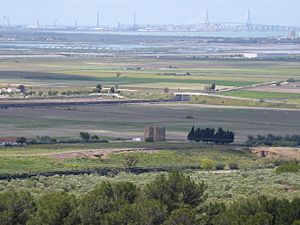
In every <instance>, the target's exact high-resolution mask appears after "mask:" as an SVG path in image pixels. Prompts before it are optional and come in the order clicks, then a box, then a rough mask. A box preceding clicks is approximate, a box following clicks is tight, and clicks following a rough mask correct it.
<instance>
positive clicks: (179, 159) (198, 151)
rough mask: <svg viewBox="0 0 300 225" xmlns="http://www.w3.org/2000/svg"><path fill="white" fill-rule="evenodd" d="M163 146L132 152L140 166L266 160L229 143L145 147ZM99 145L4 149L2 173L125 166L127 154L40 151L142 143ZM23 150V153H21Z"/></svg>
mask: <svg viewBox="0 0 300 225" xmlns="http://www.w3.org/2000/svg"><path fill="white" fill-rule="evenodd" d="M158 145H159V146H160V148H162V149H163V150H160V151H154V152H149V153H146V152H145V153H128V154H130V155H133V156H135V157H136V158H137V159H138V164H137V166H138V167H144V168H165V167H166V168H184V167H200V166H201V160H202V159H211V160H213V161H214V162H215V164H217V163H224V164H226V165H228V164H229V163H230V162H236V163H238V164H239V166H240V168H245V169H246V168H252V167H261V166H263V165H265V164H266V162H264V161H263V160H261V159H259V158H257V157H256V156H255V155H252V154H249V153H246V152H240V151H235V150H231V149H230V147H227V146H224V147H223V146H206V145H194V144H188V143H187V144H185V143H182V144H180V143H177V144H175V143H170V144H168V143H161V144H158V143H156V144H151V143H150V144H145V145H143V147H148V148H150V147H152V148H155V146H158ZM106 146H107V147H106V148H105V145H103V146H101V147H99V146H96V145H95V144H90V145H87V146H84V145H82V146H80V145H70V146H69V147H65V148H64V146H61V145H57V146H50V145H48V146H47V147H46V146H44V147H38V146H37V147H33V148H31V149H30V147H26V148H23V149H17V148H12V149H5V150H4V149H3V150H1V156H0V168H1V169H0V173H2V174H19V173H37V172H47V171H66V170H68V171H72V170H86V169H98V168H115V167H119V168H120V167H123V162H124V157H125V155H126V154H118V153H111V154H110V155H109V157H108V158H107V159H90V158H73V159H54V158H51V157H48V156H43V157H42V156H41V155H37V153H40V154H43V153H54V152H55V153H59V152H66V151H69V150H76V149H81V150H83V149H84V148H83V147H85V148H86V149H87V150H91V149H95V148H97V147H98V149H99V148H100V149H101V148H105V149H106V150H107V151H108V152H109V148H116V147H119V148H120V147H121V148H124V147H126V146H128V147H138V146H139V145H137V144H135V145H134V144H128V145H126V144H123V145H121V144H120V143H119V144H106ZM18 154H20V155H18Z"/></svg>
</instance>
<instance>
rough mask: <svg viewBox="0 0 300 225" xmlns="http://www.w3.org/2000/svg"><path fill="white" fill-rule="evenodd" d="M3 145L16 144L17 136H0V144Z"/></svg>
mask: <svg viewBox="0 0 300 225" xmlns="http://www.w3.org/2000/svg"><path fill="white" fill-rule="evenodd" d="M5 145H18V142H17V138H12V137H7V138H0V146H5Z"/></svg>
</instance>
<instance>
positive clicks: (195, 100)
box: [191, 93, 300, 108]
mask: <svg viewBox="0 0 300 225" xmlns="http://www.w3.org/2000/svg"><path fill="white" fill-rule="evenodd" d="M225 95H229V93H227V94H225ZM191 103H192V104H208V105H224V106H246V107H265V108H300V104H299V103H300V101H299V103H298V102H288V103H286V102H285V103H281V102H278V103H277V102H276V103H273V102H264V101H245V100H242V99H229V98H220V97H212V96H197V97H192V99H191ZM297 104H298V105H297Z"/></svg>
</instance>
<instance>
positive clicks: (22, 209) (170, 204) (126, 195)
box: [0, 172, 300, 225]
mask: <svg viewBox="0 0 300 225" xmlns="http://www.w3.org/2000/svg"><path fill="white" fill-rule="evenodd" d="M205 192H206V185H205V184H204V183H203V182H200V183H198V182H195V181H194V180H192V179H191V178H190V177H189V176H187V175H184V174H181V173H178V172H173V173H170V174H168V175H159V176H157V177H156V178H155V179H154V180H153V181H152V182H150V183H149V184H146V185H145V186H143V188H139V187H137V186H136V185H134V184H132V183H129V182H118V183H110V182H103V183H101V184H100V185H98V186H96V187H95V188H94V189H93V190H92V191H90V192H88V193H86V194H82V195H80V196H75V195H73V194H70V193H68V192H64V191H60V192H49V193H46V194H43V195H41V196H39V197H34V196H36V195H34V196H33V195H32V194H31V193H30V192H28V191H24V190H23V191H14V190H9V191H6V192H2V193H0V224H1V225H37V224H38V225H299V224H300V198H296V199H294V200H292V201H288V200H284V199H276V198H267V197H263V196H262V197H256V198H247V199H240V200H238V201H236V202H233V203H230V204H225V203H223V202H220V201H218V202H213V201H212V200H210V199H208V198H207V195H206V193H205Z"/></svg>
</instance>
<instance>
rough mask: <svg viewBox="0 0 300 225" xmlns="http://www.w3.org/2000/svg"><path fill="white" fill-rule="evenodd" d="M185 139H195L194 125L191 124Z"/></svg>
mask: <svg viewBox="0 0 300 225" xmlns="http://www.w3.org/2000/svg"><path fill="white" fill-rule="evenodd" d="M187 139H188V140H189V141H195V126H193V127H192V129H191V130H190V132H189V134H188V136H187Z"/></svg>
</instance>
